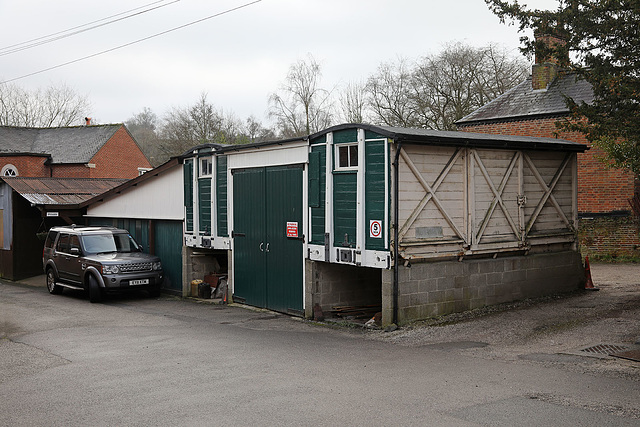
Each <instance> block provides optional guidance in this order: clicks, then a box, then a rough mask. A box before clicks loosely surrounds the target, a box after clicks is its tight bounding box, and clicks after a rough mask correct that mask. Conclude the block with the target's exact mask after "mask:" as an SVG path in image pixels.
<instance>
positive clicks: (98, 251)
mask: <svg viewBox="0 0 640 427" xmlns="http://www.w3.org/2000/svg"><path fill="white" fill-rule="evenodd" d="M42 266H43V268H44V272H45V274H46V276H47V289H48V290H49V292H50V293H52V294H60V293H62V290H63V289H64V288H69V289H81V290H85V291H87V292H88V294H89V301H91V302H100V301H102V298H103V296H104V294H106V293H114V292H122V291H131V290H141V289H142V290H146V291H148V292H149V294H150V295H151V296H152V297H156V296H158V295H159V294H160V287H161V285H162V281H163V279H164V277H163V276H164V274H163V271H162V264H161V262H160V258H158V257H157V256H154V255H149V254H146V253H143V252H142V247H141V246H140V245H138V243H137V242H136V241H135V240H134V239H133V237H131V234H129V232H128V231H127V230H123V229H119V228H114V227H81V226H63V227H53V228H51V230H49V233H48V235H47V238H46V240H45V244H44V250H43V253H42Z"/></svg>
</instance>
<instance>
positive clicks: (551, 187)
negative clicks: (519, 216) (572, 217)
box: [524, 153, 575, 235]
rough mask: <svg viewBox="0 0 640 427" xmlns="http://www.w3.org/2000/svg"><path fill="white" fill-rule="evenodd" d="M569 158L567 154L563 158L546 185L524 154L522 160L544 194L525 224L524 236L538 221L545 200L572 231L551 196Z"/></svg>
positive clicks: (556, 202)
mask: <svg viewBox="0 0 640 427" xmlns="http://www.w3.org/2000/svg"><path fill="white" fill-rule="evenodd" d="M571 156H572V155H571V153H567V155H566V156H565V157H564V160H563V161H562V164H561V165H560V167H559V168H558V170H557V171H556V174H555V175H554V177H553V179H552V180H551V183H550V184H549V185H547V183H546V182H545V181H544V178H542V176H541V175H540V172H538V169H537V168H536V166H535V165H534V164H533V161H532V160H531V158H530V157H529V156H527V155H526V154H525V156H524V159H525V161H526V162H527V165H528V166H529V169H531V172H532V173H533V176H535V177H536V180H537V181H538V184H540V187H541V188H542V189H543V190H544V194H543V195H542V198H541V199H540V202H539V203H538V206H536V209H535V211H534V212H533V215H532V216H531V219H529V222H528V223H527V227H526V229H525V235H528V234H529V231H531V228H532V227H533V224H535V222H536V220H537V219H538V216H539V215H540V212H542V208H543V207H544V205H545V204H546V203H547V200H550V201H551V203H552V204H553V207H554V208H555V209H556V211H557V212H558V215H559V216H560V218H562V221H564V223H565V224H566V225H567V227H569V229H570V230H574V229H573V226H572V225H571V222H569V220H568V219H567V216H566V215H565V214H564V212H563V211H562V208H561V207H560V204H559V203H558V201H557V200H556V198H555V197H554V196H553V194H552V193H553V190H554V189H555V188H556V185H557V184H558V181H559V180H560V177H561V176H562V174H563V173H564V170H565V169H566V168H567V165H568V164H569V160H571ZM574 231H575V230H574Z"/></svg>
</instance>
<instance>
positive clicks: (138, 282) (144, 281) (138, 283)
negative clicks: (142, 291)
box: [129, 279, 149, 286]
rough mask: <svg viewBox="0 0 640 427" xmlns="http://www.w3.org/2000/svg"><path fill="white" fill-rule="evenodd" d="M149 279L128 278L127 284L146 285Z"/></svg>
mask: <svg viewBox="0 0 640 427" xmlns="http://www.w3.org/2000/svg"><path fill="white" fill-rule="evenodd" d="M148 284H149V279H139V280H130V281H129V286H139V285H148Z"/></svg>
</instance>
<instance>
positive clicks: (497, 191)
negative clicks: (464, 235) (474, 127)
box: [473, 150, 522, 241]
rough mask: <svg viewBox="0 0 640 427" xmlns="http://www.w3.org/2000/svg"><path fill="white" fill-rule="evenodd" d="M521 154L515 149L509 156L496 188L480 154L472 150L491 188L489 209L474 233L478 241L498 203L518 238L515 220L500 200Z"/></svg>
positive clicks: (518, 233)
mask: <svg viewBox="0 0 640 427" xmlns="http://www.w3.org/2000/svg"><path fill="white" fill-rule="evenodd" d="M521 155H522V153H521V152H519V151H517V152H516V153H515V154H514V155H513V157H512V158H511V162H510V163H509V166H508V167H507V171H506V173H505V174H504V175H503V176H502V181H501V182H500V185H499V187H498V189H496V187H495V186H494V185H493V181H492V180H491V178H490V177H489V172H488V171H487V169H486V167H485V166H484V163H482V159H480V156H479V155H478V152H477V151H475V150H474V151H473V157H474V159H475V161H476V164H477V165H478V166H480V170H481V171H482V175H483V176H484V179H485V181H487V184H489V188H490V189H491V192H492V193H493V200H492V201H491V205H490V206H489V210H487V213H486V215H485V216H484V219H483V220H482V223H481V224H480V229H479V230H478V234H477V235H476V238H477V240H478V241H480V239H481V238H482V235H483V234H484V231H485V229H486V228H487V225H489V220H490V219H491V217H492V216H493V212H494V211H495V209H496V206H497V205H500V209H501V210H502V212H503V213H504V216H505V218H506V219H507V222H508V223H509V226H510V227H511V231H513V234H515V235H516V237H517V238H518V240H520V237H521V236H520V232H519V231H518V227H517V226H516V224H515V222H513V219H512V218H511V215H510V214H509V211H508V210H507V207H506V206H505V205H504V202H503V200H502V193H504V189H505V187H506V186H507V183H508V182H509V178H510V177H511V173H512V172H513V169H514V167H515V165H516V163H517V161H518V159H519V158H520V156H521Z"/></svg>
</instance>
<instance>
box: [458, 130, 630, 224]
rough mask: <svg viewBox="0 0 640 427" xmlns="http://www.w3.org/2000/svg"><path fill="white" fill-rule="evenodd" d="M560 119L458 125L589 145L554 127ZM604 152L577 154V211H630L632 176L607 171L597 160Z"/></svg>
mask: <svg viewBox="0 0 640 427" xmlns="http://www.w3.org/2000/svg"><path fill="white" fill-rule="evenodd" d="M558 120H559V117H549V118H540V119H535V120H514V121H506V122H500V123H488V124H480V125H469V126H460V127H459V130H461V131H463V132H478V133H489V134H498V135H522V136H537V137H547V138H556V137H557V138H560V139H566V140H569V141H574V142H579V143H581V144H587V145H589V144H588V142H587V140H586V138H585V137H584V135H582V134H580V133H577V132H560V131H558V128H557V127H556V125H555V124H556V122H557V121H558ZM603 155H604V153H603V152H602V150H600V149H598V148H595V147H591V149H590V150H588V151H587V152H585V153H581V154H578V211H579V212H581V213H582V212H590V213H608V212H612V211H628V210H630V206H629V202H628V200H629V199H630V198H632V197H633V194H634V177H633V174H631V173H629V172H625V171H622V170H620V169H613V168H608V167H606V165H605V164H604V163H603V162H602V161H600V158H602V157H603Z"/></svg>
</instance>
